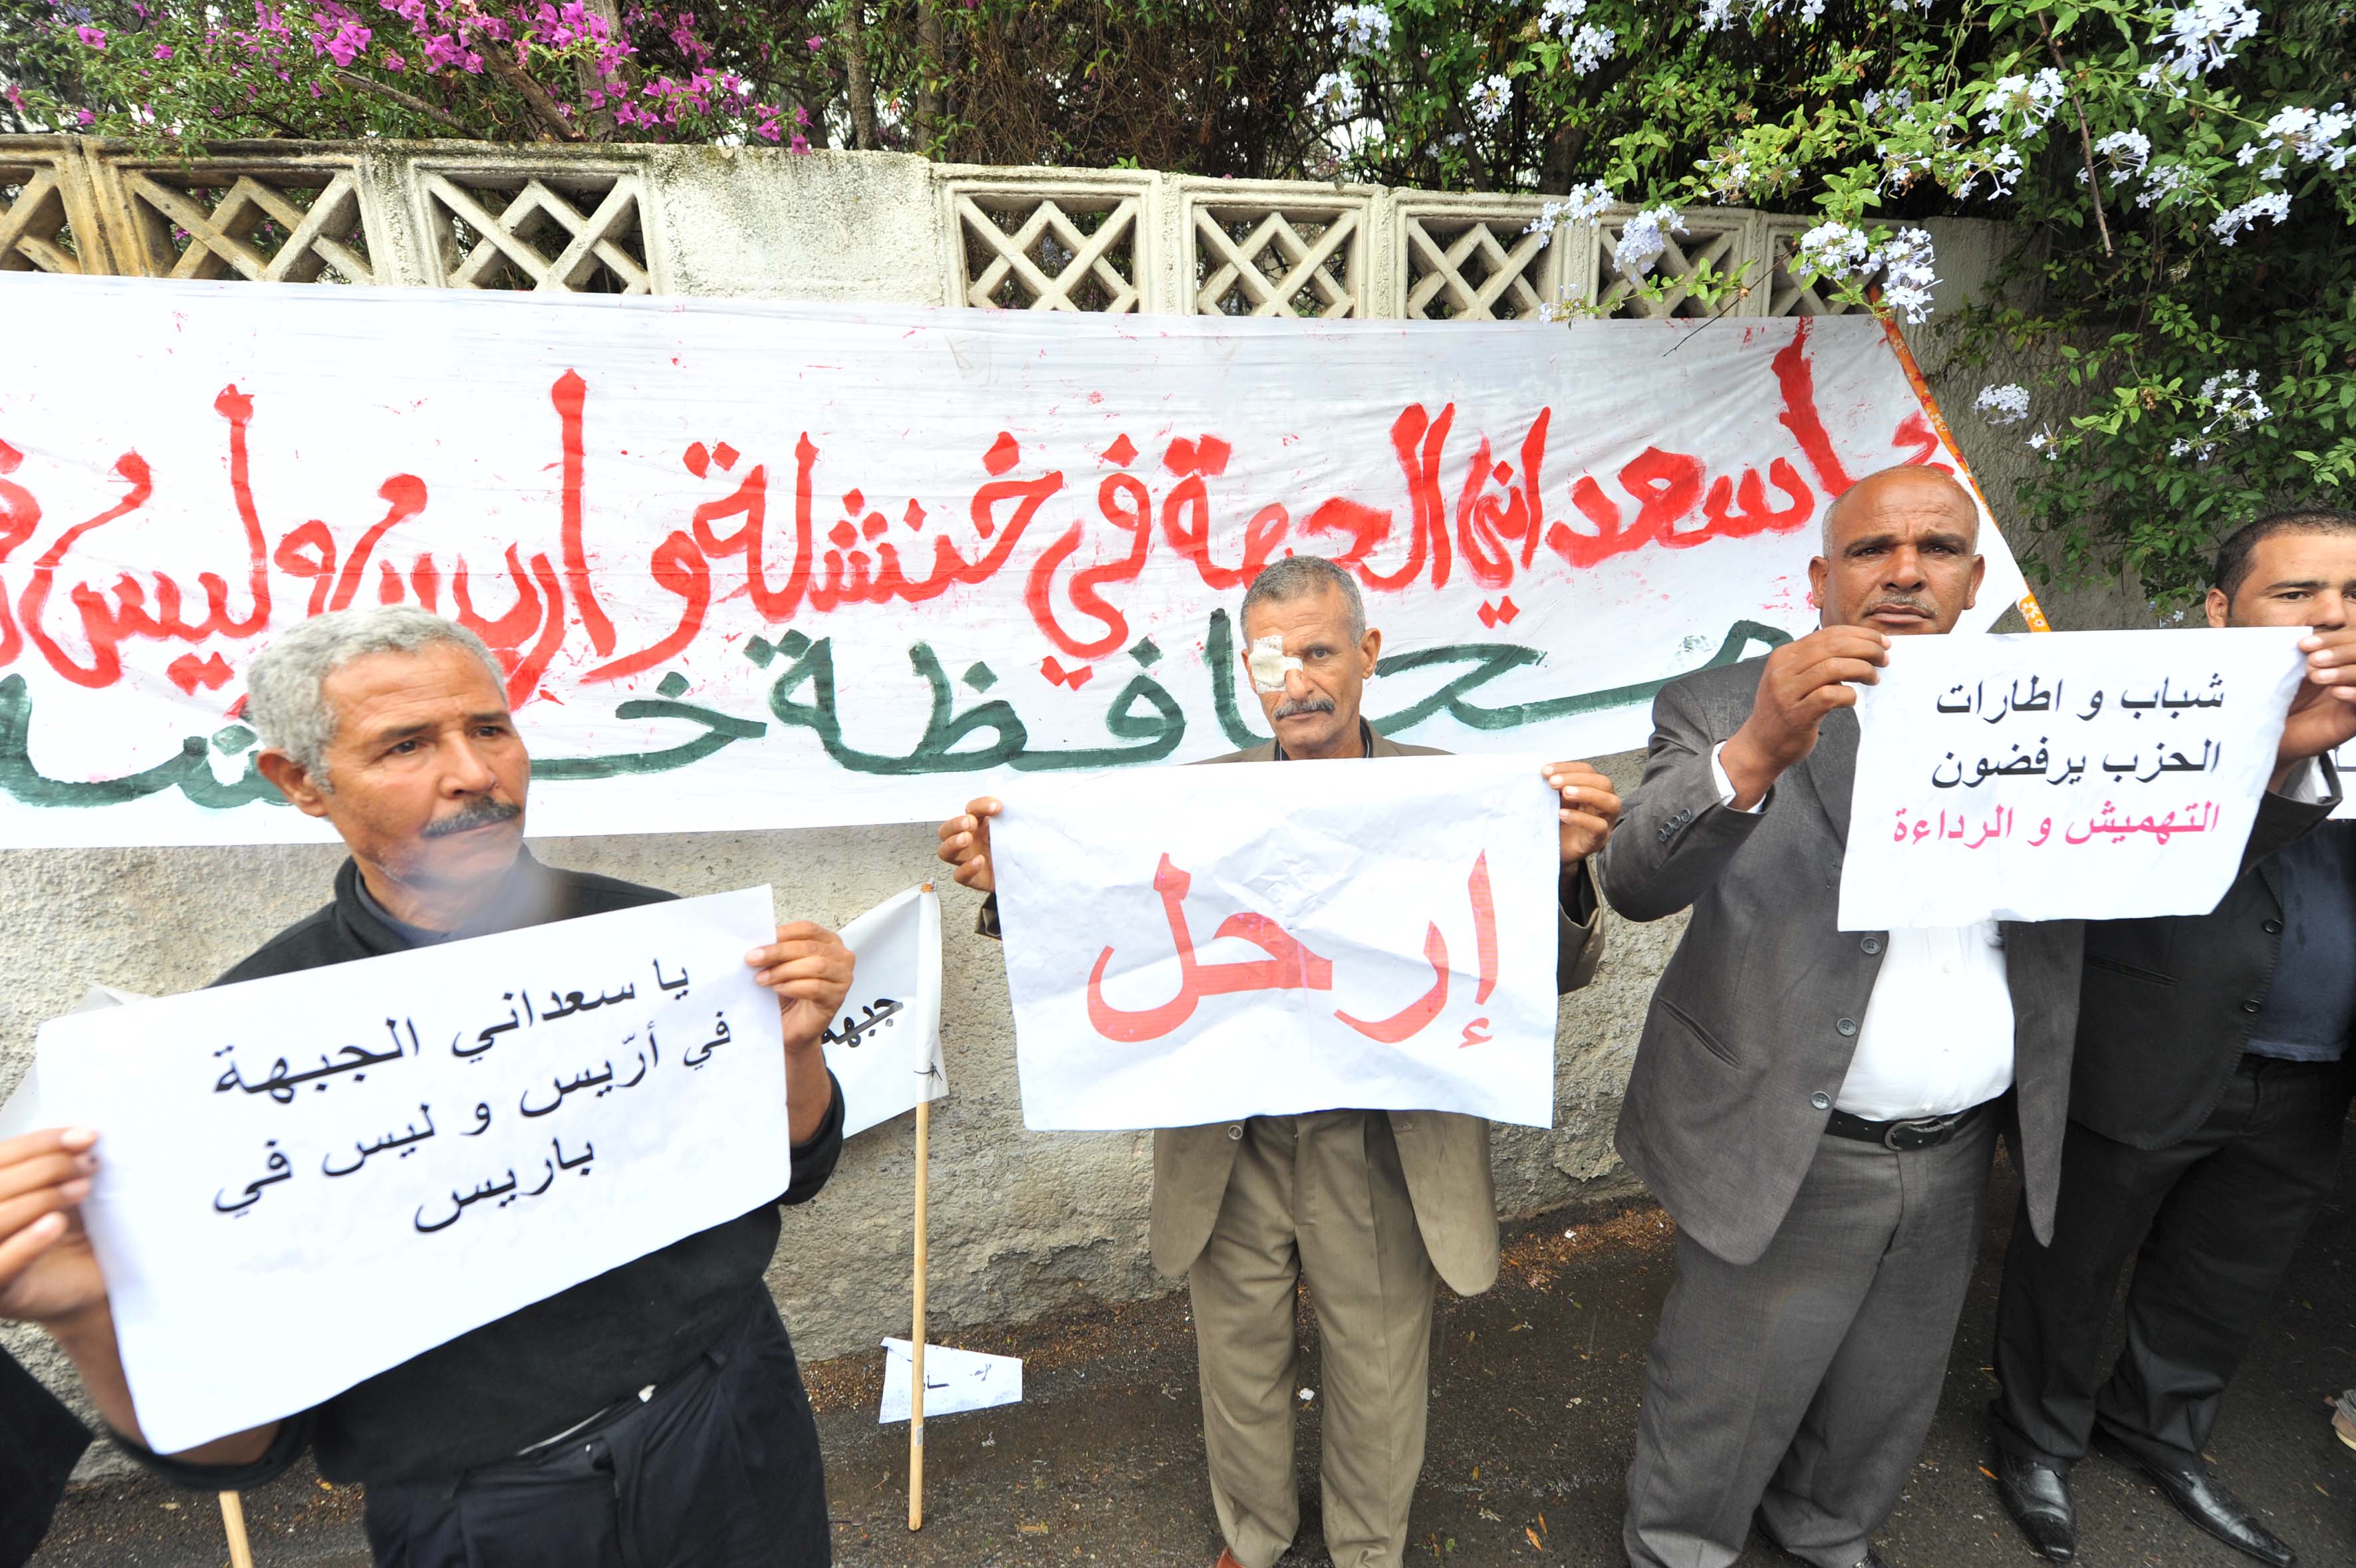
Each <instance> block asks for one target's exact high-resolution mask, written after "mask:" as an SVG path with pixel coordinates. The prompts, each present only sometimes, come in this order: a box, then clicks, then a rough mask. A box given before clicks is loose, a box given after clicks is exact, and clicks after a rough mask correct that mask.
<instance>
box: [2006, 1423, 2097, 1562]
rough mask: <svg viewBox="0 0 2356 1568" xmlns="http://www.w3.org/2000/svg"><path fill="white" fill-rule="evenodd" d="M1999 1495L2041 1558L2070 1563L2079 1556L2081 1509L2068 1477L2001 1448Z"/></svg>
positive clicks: (2048, 1466) (2047, 1466) (2050, 1467)
mask: <svg viewBox="0 0 2356 1568" xmlns="http://www.w3.org/2000/svg"><path fill="white" fill-rule="evenodd" d="M1996 1495H1997V1498H1998V1500H2000V1501H2001V1502H2002V1503H2003V1504H2004V1511H2005V1512H2007V1513H2008V1514H2010V1515H2011V1516H2012V1522H2013V1523H2015V1524H2017V1525H2019V1527H2020V1533H2021V1534H2023V1535H2025V1536H2027V1537H2028V1538H2029V1545H2031V1546H2033V1547H2035V1548H2036V1549H2037V1552H2038V1554H2039V1555H2040V1556H2041V1557H2044V1558H2046V1559H2048V1560H2049V1561H2051V1562H2054V1563H2067V1562H2069V1561H2070V1560H2071V1559H2072V1558H2073V1557H2075V1556H2077V1555H2078V1509H2077V1506H2076V1505H2075V1504H2074V1503H2073V1502H2072V1500H2071V1498H2070V1477H2067V1476H2065V1475H2063V1474H2062V1473H2061V1471H2059V1470H2057V1469H2055V1468H2053V1467H2052V1466H2051V1465H2040V1464H2039V1463H2038V1462H2037V1461H2036V1460H2034V1459H2026V1458H2023V1457H2021V1456H2020V1455H2018V1454H2015V1453H2013V1452H2011V1451H2010V1450H2009V1449H2005V1448H1999V1449H1997V1452H1996Z"/></svg>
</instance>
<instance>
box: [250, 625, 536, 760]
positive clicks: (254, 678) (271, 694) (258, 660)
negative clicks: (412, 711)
mask: <svg viewBox="0 0 2356 1568" xmlns="http://www.w3.org/2000/svg"><path fill="white" fill-rule="evenodd" d="M437 647H438V648H460V649H464V650H466V651H467V652H468V653H471V654H473V655H474V656H475V657H476V658H477V659H479V660H482V661H483V668H484V669H486V670H487V671H490V675H491V680H492V681H493V682H494V683H496V684H497V685H498V688H499V691H500V693H501V695H502V696H503V697H504V695H505V694H506V692H507V677H506V676H505V675H504V674H502V673H500V671H499V666H498V660H495V659H493V658H492V657H491V650H489V649H487V648H486V647H484V646H483V639H481V638H479V637H477V636H476V635H475V634H474V633H473V632H471V631H468V630H467V629H466V628H465V627H463V626H459V625H457V624H456V623H455V622H452V621H446V620H444V619H443V618H441V617H440V616H437V615H435V614H434V613H433V612H432V611H430V610H422V609H418V608H417V607H414V606H412V605H382V606H379V607H376V608H373V609H364V610H329V611H328V612H327V614H326V615H321V616H313V617H312V618H310V619H309V620H306V621H304V622H303V623H302V624H301V625H299V626H296V627H295V628H293V629H291V630H289V631H287V632H285V633H284V634H283V635H281V636H279V637H277V638H274V639H272V641H271V644H270V646H269V647H267V648H265V649H263V650H262V651H261V652H260V653H259V654H256V655H255V656H254V660H253V662H252V665H250V666H248V667H247V670H246V672H245V716H246V718H247V720H248V721H249V722H251V723H252V725H253V727H254V728H255V729H256V730H257V731H259V732H260V733H261V736H262V745H264V746H269V747H270V748H271V749H273V750H274V751H283V752H284V753H285V754H286V755H287V756H288V757H292V758H293V759H294V760H295V763H296V765H297V766H299V767H300V768H302V769H303V771H304V772H305V773H307V774H309V775H310V777H311V780H312V782H313V783H315V784H316V785H318V786H319V787H320V788H321V789H326V788H327V744H328V743H329V742H330V741H332V740H334V739H335V738H336V726H337V723H338V720H339V715H338V714H337V713H336V711H335V709H334V708H332V707H330V706H329V705H328V703H327V691H326V689H327V679H328V677H329V676H331V675H333V674H335V672H336V671H338V670H341V669H342V668H343V667H344V666H345V665H347V664H349V663H350V662H352V660H356V659H366V658H367V657H368V656H369V654H371V653H416V652H418V651H420V650H424V649H428V648H437Z"/></svg>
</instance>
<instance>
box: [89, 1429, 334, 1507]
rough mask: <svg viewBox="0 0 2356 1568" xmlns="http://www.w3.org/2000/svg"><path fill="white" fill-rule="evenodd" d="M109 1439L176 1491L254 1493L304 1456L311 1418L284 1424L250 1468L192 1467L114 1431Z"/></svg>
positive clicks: (110, 1433)
mask: <svg viewBox="0 0 2356 1568" xmlns="http://www.w3.org/2000/svg"><path fill="white" fill-rule="evenodd" d="M108 1435H109V1436H111V1437H112V1438H113V1439H114V1445H115V1446H116V1447H118V1448H120V1449H122V1450H123V1452H124V1453H125V1454H128V1455H131V1457H133V1458H134V1459H136V1460H137V1461H138V1462H139V1463H140V1464H141V1465H142V1466H145V1468H147V1469H150V1470H153V1471H154V1472H155V1474H156V1475H158V1476H161V1477H163V1478H164V1479H166V1480H167V1481H169V1482H171V1483H172V1484H173V1485H174V1486H176V1487H189V1488H190V1489H192V1490H195V1491H199V1492H250V1491H252V1490H253V1489H254V1488H255V1487H263V1486H268V1485H269V1484H270V1483H271V1482H273V1481H274V1480H276V1479H278V1477H281V1476H283V1475H284V1474H285V1473H286V1472H287V1470H288V1469H289V1468H290V1467H292V1466H293V1465H294V1463H295V1460H296V1459H298V1458H300V1457H301V1456H302V1454H303V1450H304V1447H305V1445H306V1444H309V1443H310V1441H311V1415H310V1412H308V1411H305V1412H303V1413H302V1414H301V1415H290V1416H288V1417H287V1418H286V1419H285V1420H284V1421H282V1422H280V1423H278V1435H277V1436H275V1437H273V1438H272V1439H271V1440H270V1448H269V1451H268V1452H266V1453H265V1454H263V1455H262V1457H261V1458H259V1459H256V1460H254V1461H252V1463H251V1464H246V1465H191V1464H189V1463H187V1461H186V1460H181V1459H175V1458H172V1457H170V1456H169V1455H163V1454H156V1453H153V1452H151V1451H150V1450H148V1449H145V1448H142V1447H141V1446H140V1445H139V1444H136V1443H134V1442H132V1441H131V1439H129V1438H128V1437H125V1436H123V1434H121V1433H119V1432H114V1431H112V1430H110V1431H109V1433H108Z"/></svg>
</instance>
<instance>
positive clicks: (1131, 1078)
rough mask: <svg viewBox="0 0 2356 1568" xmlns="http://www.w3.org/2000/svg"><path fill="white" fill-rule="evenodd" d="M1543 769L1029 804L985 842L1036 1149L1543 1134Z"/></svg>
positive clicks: (1315, 768) (1515, 761) (1097, 793)
mask: <svg viewBox="0 0 2356 1568" xmlns="http://www.w3.org/2000/svg"><path fill="white" fill-rule="evenodd" d="M1540 767H1541V763H1540V760H1539V759H1538V758H1537V757H1389V758H1382V759H1377V760H1360V761H1355V762H1286V763H1268V764H1258V765H1254V764H1242V765H1232V766H1226V767H1219V768H1155V769H1151V770H1149V771H1142V772H1139V773H1135V774H1131V775H1129V776H1127V777H1124V778H1119V779H1102V780H1088V781H1085V782H1081V781H1070V782H1061V783H1034V784H1032V785H1029V786H1027V787H1026V788H1025V789H1022V790H1021V791H1019V792H1013V793H1010V794H1009V795H1008V796H1007V797H1006V811H1005V814H1004V815H1003V816H1002V817H1001V818H999V819H998V821H997V822H996V823H995V825H994V826H993V827H992V828H991V844H992V849H993V854H994V855H995V857H996V860H997V863H998V864H997V875H998V908H999V918H1000V921H1001V927H1002V929H1003V931H1004V934H1005V947H1006V987H1007V991H1008V992H1009V993H1010V994H1011V995H1012V999H1013V1004H1014V1041H1015V1056H1016V1062H1017V1066H1018V1067H1019V1069H1020V1071H1021V1075H1022V1079H1023V1124H1024V1125H1025V1126H1027V1127H1032V1128H1034V1129H1035V1128H1055V1129H1103V1128H1126V1127H1187V1126H1194V1125H1196V1124H1198V1123H1201V1122H1222V1121H1228V1120H1231V1119H1234V1118H1237V1117H1244V1116H1254V1115H1272V1114H1277V1113H1281V1112H1305V1111H1329V1110H1338V1109H1351V1108H1355V1109H1361V1110H1369V1111H1461V1112H1469V1113H1471V1114H1472V1115H1475V1116H1486V1117H1489V1118H1491V1119H1492V1120H1494V1121H1499V1122H1522V1123H1525V1124H1526V1125H1528V1126H1533V1127H1547V1126H1551V1125H1553V1123H1554V1032H1555V998H1556V991H1555V959H1556V954H1557V950H1558V945H1559V944H1558V925H1557V902H1556V901H1557V897H1558V888H1559V886H1560V869H1561V868H1560V864H1559V849H1558V839H1557V833H1556V826H1557V822H1556V817H1555V806H1556V797H1555V794H1554V792H1553V791H1552V790H1551V789H1547V785H1546V781H1545V779H1543V778H1541V777H1540V774H1539V769H1540Z"/></svg>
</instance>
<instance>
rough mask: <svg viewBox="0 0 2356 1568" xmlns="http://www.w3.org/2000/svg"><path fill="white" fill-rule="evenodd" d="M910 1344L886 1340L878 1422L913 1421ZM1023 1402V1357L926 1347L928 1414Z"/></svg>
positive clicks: (934, 1346)
mask: <svg viewBox="0 0 2356 1568" xmlns="http://www.w3.org/2000/svg"><path fill="white" fill-rule="evenodd" d="M910 1366H911V1362H910V1359H909V1343H908V1341H907V1340H905V1339H886V1340H885V1341H883V1409H882V1410H881V1411H879V1412H876V1416H875V1420H876V1423H877V1424H878V1425H883V1426H889V1425H890V1424H892V1423H894V1422H895V1421H905V1420H907V1419H908V1389H909V1381H910V1380H909V1369H910ZM1022 1402H1023V1358H1022V1357H1020V1356H990V1355H985V1354H983V1353H982V1352H981V1351H980V1350H953V1349H951V1348H949V1347H948V1346H947V1345H935V1344H931V1343H929V1342H928V1343H926V1346H925V1415H926V1419H928V1420H929V1419H930V1418H931V1417H933V1416H937V1415H955V1414H956V1413H957V1412H959V1411H961V1410H988V1409H989V1408H990V1407H991V1405H995V1404H1021V1403H1022Z"/></svg>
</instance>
